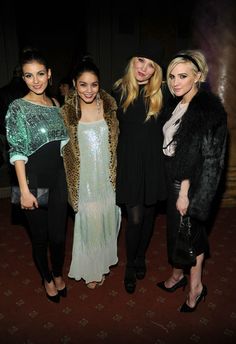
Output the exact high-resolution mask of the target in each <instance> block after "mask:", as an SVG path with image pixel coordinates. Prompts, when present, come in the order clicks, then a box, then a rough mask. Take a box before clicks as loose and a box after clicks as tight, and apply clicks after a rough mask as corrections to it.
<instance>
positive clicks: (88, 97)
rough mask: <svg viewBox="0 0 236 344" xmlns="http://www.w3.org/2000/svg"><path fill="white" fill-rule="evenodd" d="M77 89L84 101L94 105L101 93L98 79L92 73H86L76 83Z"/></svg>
mask: <svg viewBox="0 0 236 344" xmlns="http://www.w3.org/2000/svg"><path fill="white" fill-rule="evenodd" d="M74 86H75V89H76V90H77V93H78V95H79V97H80V99H81V100H82V101H84V102H85V103H87V104H90V103H92V102H93V101H94V100H95V98H96V95H97V93H98V91H99V81H98V77H97V76H96V75H95V74H94V73H92V72H84V73H82V74H81V75H80V76H79V78H78V79H77V80H76V82H75V83H74Z"/></svg>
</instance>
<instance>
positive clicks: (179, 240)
mask: <svg viewBox="0 0 236 344" xmlns="http://www.w3.org/2000/svg"><path fill="white" fill-rule="evenodd" d="M172 261H173V264H174V265H175V266H176V267H178V266H193V265H196V251H195V249H194V247H193V245H192V240H191V222H190V217H189V216H184V217H183V216H181V218H180V224H179V229H178V233H177V237H176V242H175V246H174V250H173V256H172Z"/></svg>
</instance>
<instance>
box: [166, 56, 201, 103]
mask: <svg viewBox="0 0 236 344" xmlns="http://www.w3.org/2000/svg"><path fill="white" fill-rule="evenodd" d="M200 75H201V73H195V72H194V70H193V67H192V64H191V63H190V62H180V63H178V64H177V65H176V66H175V67H174V68H173V69H172V70H171V71H170V73H169V76H168V78H169V80H168V84H169V86H170V88H171V90H172V92H173V93H174V94H175V95H176V96H177V97H183V100H184V102H186V103H189V101H190V100H191V99H192V97H193V96H194V95H195V94H196V93H197V91H198V87H197V82H198V81H199V78H200Z"/></svg>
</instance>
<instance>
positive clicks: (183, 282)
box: [157, 276, 188, 293]
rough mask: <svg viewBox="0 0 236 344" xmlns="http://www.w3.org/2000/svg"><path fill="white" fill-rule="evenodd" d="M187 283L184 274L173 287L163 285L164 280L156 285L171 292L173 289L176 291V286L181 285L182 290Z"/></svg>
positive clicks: (179, 286)
mask: <svg viewBox="0 0 236 344" xmlns="http://www.w3.org/2000/svg"><path fill="white" fill-rule="evenodd" d="M187 284H188V280H187V277H186V276H184V277H183V278H182V279H181V280H180V281H179V282H177V283H175V284H174V285H173V287H170V288H167V287H166V286H165V281H162V282H159V283H157V286H158V287H159V288H161V289H162V290H165V291H167V292H168V293H173V292H174V291H176V290H177V289H178V288H181V287H183V290H184V289H185V287H186V285H187Z"/></svg>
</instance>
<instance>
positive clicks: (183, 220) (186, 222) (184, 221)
mask: <svg viewBox="0 0 236 344" xmlns="http://www.w3.org/2000/svg"><path fill="white" fill-rule="evenodd" d="M179 230H180V231H181V230H182V231H186V230H187V233H188V235H191V221H190V217H189V216H182V215H181V216H180V224H179Z"/></svg>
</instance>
